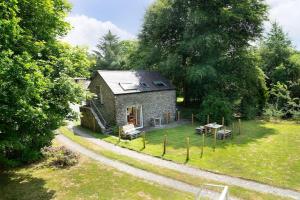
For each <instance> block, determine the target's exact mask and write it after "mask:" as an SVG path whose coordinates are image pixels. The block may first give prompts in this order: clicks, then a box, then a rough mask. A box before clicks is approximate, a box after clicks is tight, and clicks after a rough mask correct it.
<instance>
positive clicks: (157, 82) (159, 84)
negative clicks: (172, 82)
mask: <svg viewBox="0 0 300 200" xmlns="http://www.w3.org/2000/svg"><path fill="white" fill-rule="evenodd" d="M153 84H154V85H155V86H156V87H166V86H167V84H165V83H164V82H162V81H153Z"/></svg>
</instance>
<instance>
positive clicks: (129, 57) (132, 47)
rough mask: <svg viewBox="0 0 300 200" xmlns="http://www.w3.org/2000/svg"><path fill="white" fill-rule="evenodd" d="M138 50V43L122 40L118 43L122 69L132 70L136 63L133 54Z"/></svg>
mask: <svg viewBox="0 0 300 200" xmlns="http://www.w3.org/2000/svg"><path fill="white" fill-rule="evenodd" d="M137 50H138V41H136V40H123V41H121V42H120V57H121V66H122V69H132V68H134V65H135V63H136V60H135V54H136V53H137Z"/></svg>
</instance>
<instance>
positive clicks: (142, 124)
mask: <svg viewBox="0 0 300 200" xmlns="http://www.w3.org/2000/svg"><path fill="white" fill-rule="evenodd" d="M130 107H140V108H141V111H140V112H141V113H140V117H141V118H140V123H141V126H139V127H135V128H136V129H141V128H144V116H143V106H142V105H139V104H136V105H130V106H126V108H125V109H126V110H125V112H126V115H125V120H126V122H127V123H128V121H127V116H128V112H127V109H128V108H130Z"/></svg>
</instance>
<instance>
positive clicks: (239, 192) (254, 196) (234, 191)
mask: <svg viewBox="0 0 300 200" xmlns="http://www.w3.org/2000/svg"><path fill="white" fill-rule="evenodd" d="M86 131H87V132H89V131H88V130H86ZM59 132H60V133H61V134H63V135H64V136H66V137H68V138H69V139H71V140H72V141H74V142H76V143H78V144H80V145H82V146H84V147H85V148H87V149H90V150H91V151H94V152H96V153H98V154H101V155H104V156H105V157H108V158H111V159H115V160H118V161H120V162H123V163H126V164H128V165H131V166H133V167H136V168H139V169H143V170H146V171H149V172H153V173H156V174H159V175H162V176H166V177H170V178H172V179H176V180H178V181H182V182H185V183H188V184H191V185H195V186H197V187H199V188H201V187H203V185H204V184H207V183H210V184H217V185H224V184H225V185H228V184H227V183H222V182H216V181H211V180H207V179H204V178H202V177H198V176H191V175H189V174H184V173H181V172H178V171H174V170H171V169H167V168H163V167H158V166H156V165H153V164H151V163H147V162H140V161H139V160H136V159H134V158H131V157H128V156H124V155H120V154H116V153H114V152H112V151H109V150H107V149H104V148H102V147H101V146H98V145H95V144H94V143H92V142H89V141H88V140H86V139H85V138H83V137H81V136H78V135H76V134H74V133H73V132H71V131H70V130H69V129H68V128H67V127H61V128H60V129H59ZM90 134H95V133H92V132H90ZM98 136H99V135H98ZM228 186H229V188H230V189H229V190H230V195H231V196H234V197H237V198H238V199H244V200H262V199H263V200H287V199H289V198H283V197H279V196H275V195H272V194H264V193H260V192H255V191H251V190H247V189H244V188H241V187H237V186H233V185H228ZM211 189H216V188H211ZM216 191H219V190H216Z"/></svg>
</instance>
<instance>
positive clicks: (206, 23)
mask: <svg viewBox="0 0 300 200" xmlns="http://www.w3.org/2000/svg"><path fill="white" fill-rule="evenodd" d="M265 19H266V5H265V3H264V2H263V1H261V0H250V1H203V0H195V1H184V0H173V1H171V0H157V1H156V2H155V3H154V4H153V5H152V6H151V7H150V8H149V9H148V11H147V13H146V15H145V19H144V24H143V29H142V32H141V33H140V35H139V38H140V40H141V41H140V49H139V51H140V52H144V53H141V54H140V55H142V56H143V59H144V62H143V63H145V64H146V66H145V67H146V68H148V69H152V70H159V71H161V72H162V73H163V74H165V75H166V76H168V77H169V78H170V79H172V80H173V82H174V83H175V85H176V86H177V88H179V89H180V90H182V91H183V95H184V101H185V103H186V104H187V103H189V101H190V100H191V99H198V100H199V101H200V102H203V101H204V100H205V99H206V98H207V97H208V96H209V95H210V94H212V93H215V92H218V93H221V94H222V96H224V97H226V98H228V99H229V101H230V102H231V103H234V102H238V101H241V99H246V98H247V97H248V96H249V95H250V94H251V93H252V92H254V93H255V94H254V95H262V94H264V91H263V90H264V85H263V84H264V83H263V82H264V81H260V79H261V78H262V79H263V77H262V76H261V73H260V71H259V70H258V69H257V67H256V63H255V62H254V61H255V58H253V56H252V53H251V51H249V42H250V41H254V40H256V39H257V38H258V37H259V36H260V35H261V32H262V30H263V21H264V20H265ZM241 58H243V59H241ZM249 63H250V64H249ZM249 74H250V76H248V75H249ZM253 83H255V87H258V89H259V91H262V92H259V93H258V92H257V89H256V88H254V87H253V86H251V85H250V84H253ZM249 88H252V89H253V90H254V91H249ZM247 100H248V103H249V102H250V101H251V99H247ZM250 103H251V104H256V103H257V100H255V101H253V102H250Z"/></svg>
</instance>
